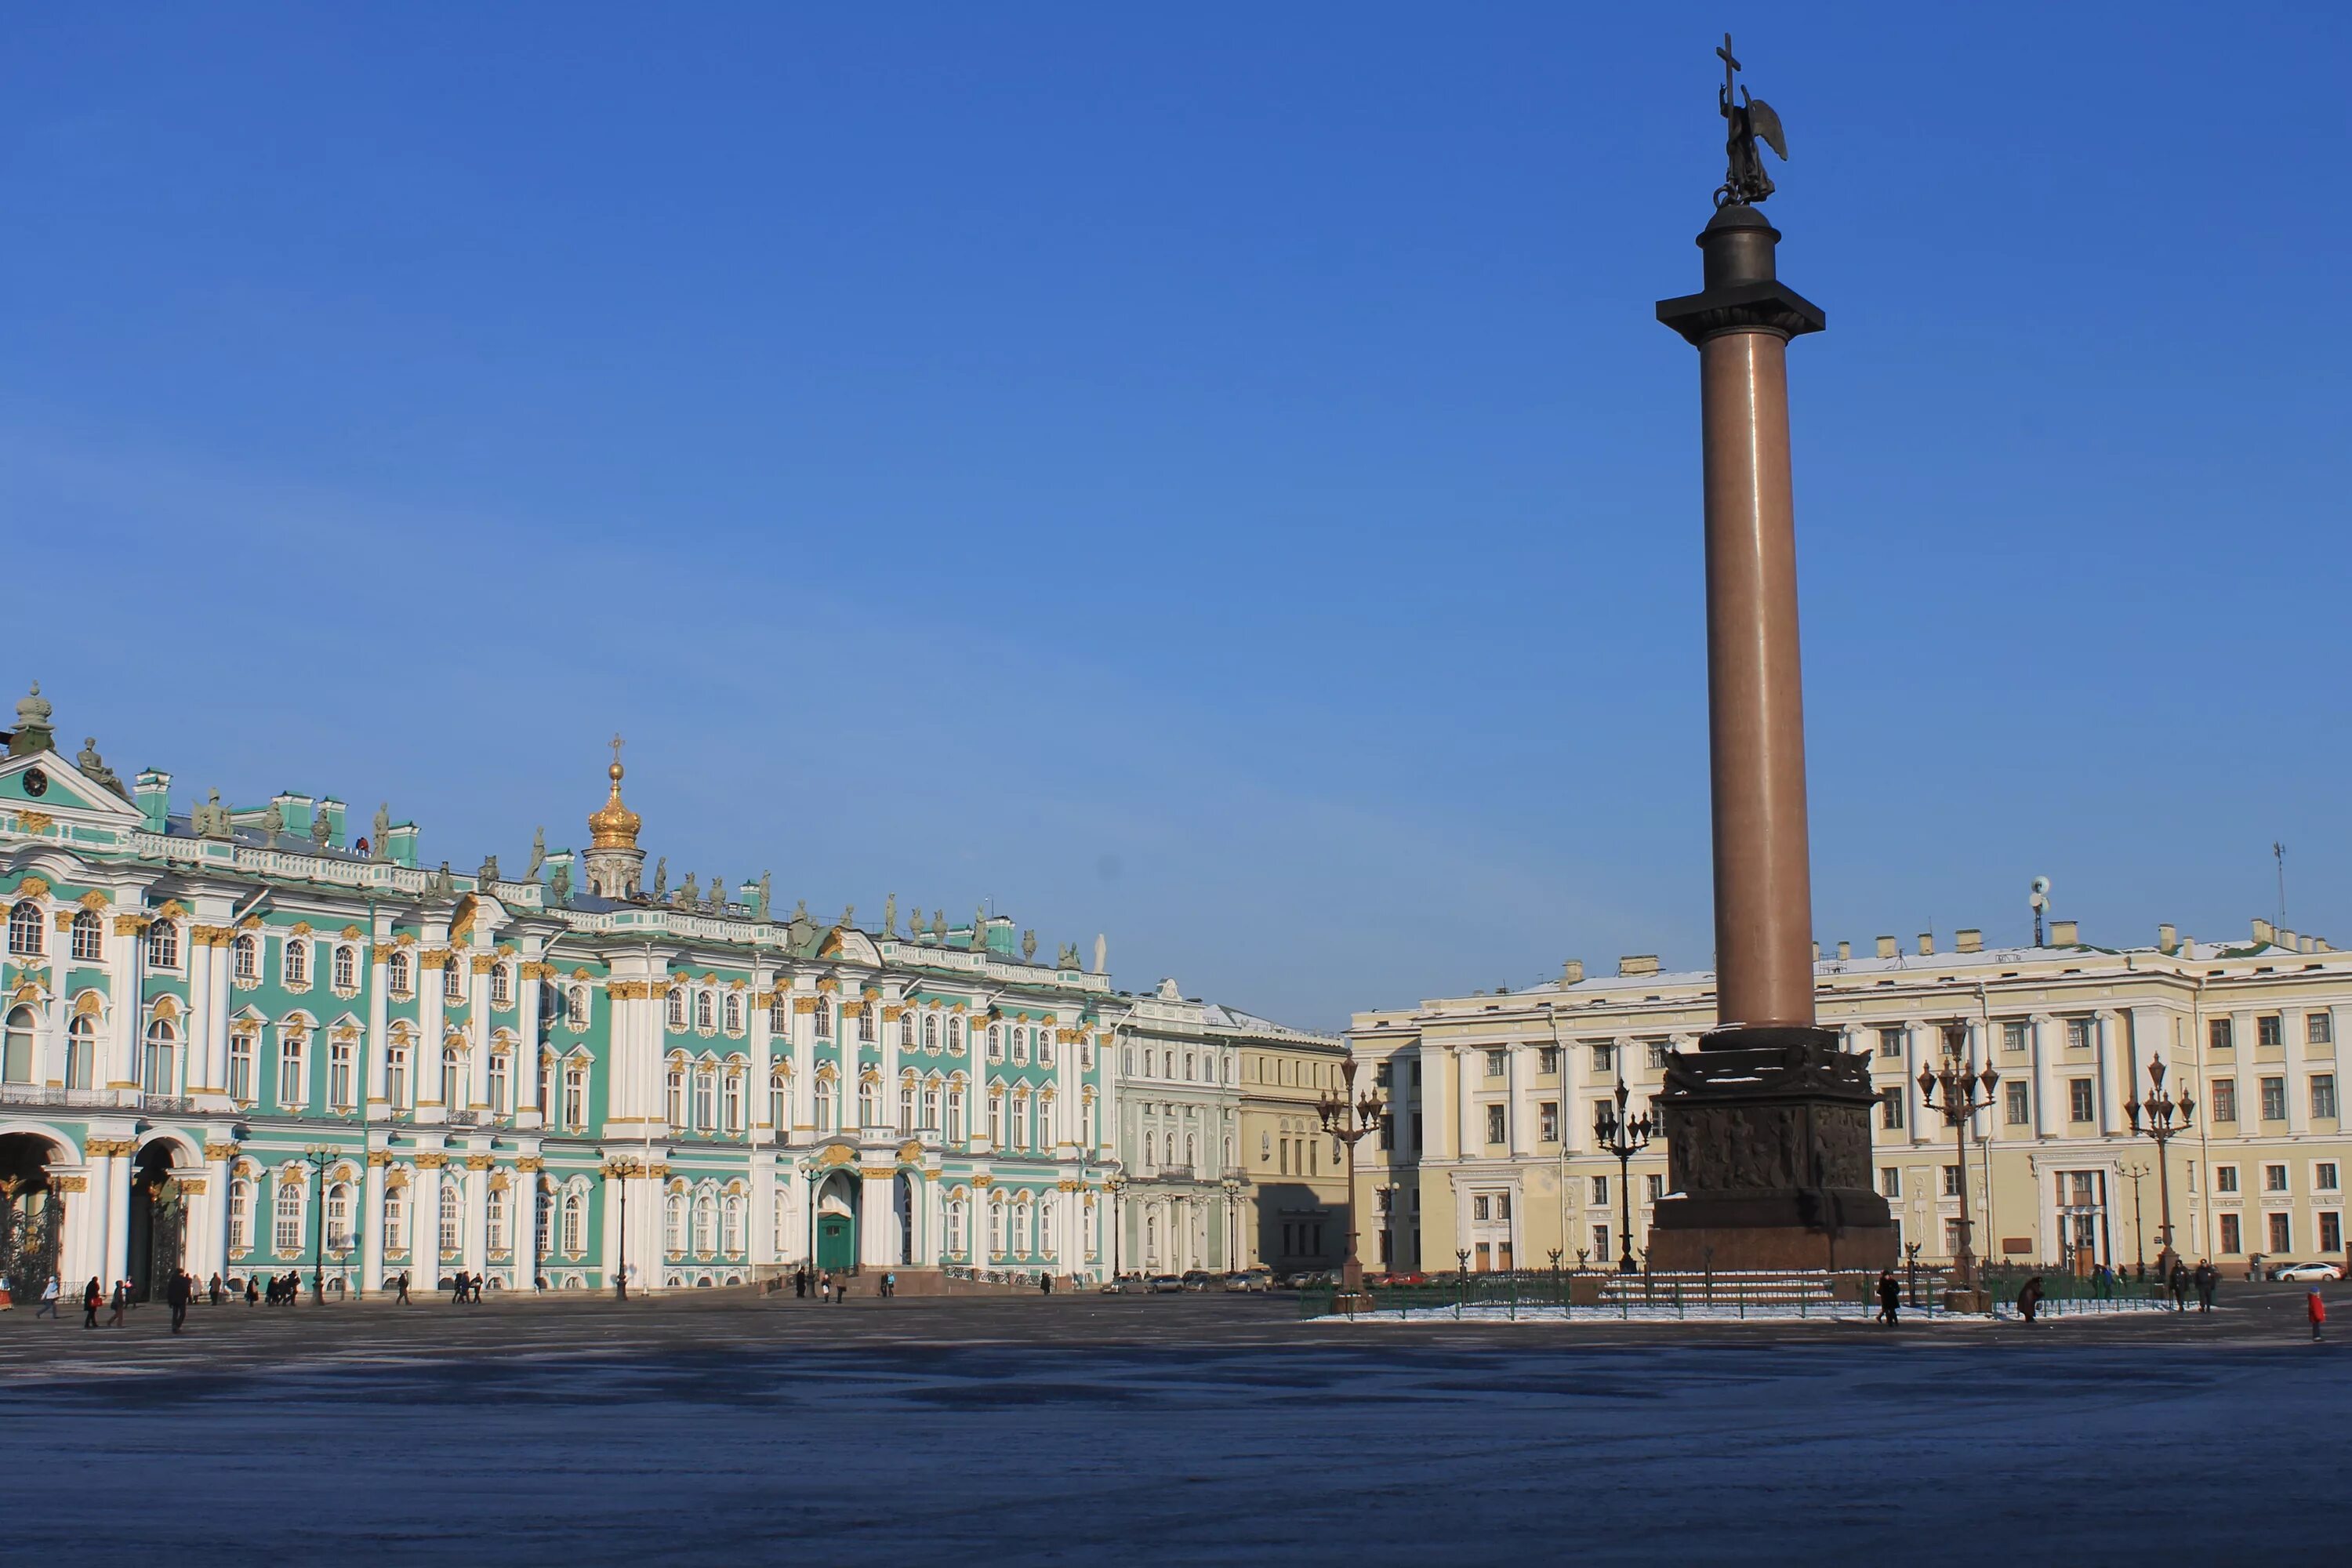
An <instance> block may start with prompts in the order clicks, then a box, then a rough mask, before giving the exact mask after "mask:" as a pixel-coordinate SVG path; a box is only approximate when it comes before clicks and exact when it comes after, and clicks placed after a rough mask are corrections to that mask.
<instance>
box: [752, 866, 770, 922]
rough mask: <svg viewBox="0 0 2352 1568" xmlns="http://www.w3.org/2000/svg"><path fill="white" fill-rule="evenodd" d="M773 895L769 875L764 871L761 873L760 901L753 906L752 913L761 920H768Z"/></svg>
mask: <svg viewBox="0 0 2352 1568" xmlns="http://www.w3.org/2000/svg"><path fill="white" fill-rule="evenodd" d="M772 896H773V895H772V893H771V891H770V888H769V880H768V873H767V872H765V871H762V872H761V873H760V898H759V901H758V902H757V903H755V904H753V905H752V906H751V912H752V913H753V914H755V915H757V916H759V918H760V919H761V920H766V919H767V918H768V900H769V899H770V898H771V897H772Z"/></svg>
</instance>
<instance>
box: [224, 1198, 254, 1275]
mask: <svg viewBox="0 0 2352 1568" xmlns="http://www.w3.org/2000/svg"><path fill="white" fill-rule="evenodd" d="M228 1250H229V1255H230V1256H231V1257H233V1258H234V1257H237V1256H240V1255H242V1254H244V1253H247V1252H250V1251H252V1250H253V1184H252V1183H251V1182H245V1181H237V1182H231V1183H230V1184H228Z"/></svg>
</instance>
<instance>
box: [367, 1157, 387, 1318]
mask: <svg viewBox="0 0 2352 1568" xmlns="http://www.w3.org/2000/svg"><path fill="white" fill-rule="evenodd" d="M391 1158H392V1156H391V1155H389V1154H387V1153H386V1152H383V1150H381V1149H371V1150H369V1151H368V1152H367V1173H366V1175H365V1176H364V1177H362V1184H361V1187H360V1289H362V1290H381V1289H383V1167H384V1165H385V1163H387V1162H389V1161H390V1160H391Z"/></svg>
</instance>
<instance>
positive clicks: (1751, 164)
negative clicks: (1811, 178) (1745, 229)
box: [1715, 33, 1789, 207]
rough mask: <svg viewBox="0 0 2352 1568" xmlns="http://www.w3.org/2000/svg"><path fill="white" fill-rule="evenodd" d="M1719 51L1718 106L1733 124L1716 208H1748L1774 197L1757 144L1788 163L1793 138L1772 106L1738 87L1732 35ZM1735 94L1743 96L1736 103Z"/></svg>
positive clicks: (1716, 196)
mask: <svg viewBox="0 0 2352 1568" xmlns="http://www.w3.org/2000/svg"><path fill="white" fill-rule="evenodd" d="M1715 52H1716V53H1717V54H1718V55H1720V56H1722V57H1723V89H1722V91H1721V93H1720V94H1719V95H1718V96H1717V107H1718V108H1719V109H1720V110H1721V111H1722V114H1723V118H1724V119H1725V120H1726V121H1729V122H1730V128H1729V131H1728V132H1727V134H1726V135H1725V137H1724V152H1725V153H1726V154H1727V162H1728V164H1729V167H1728V168H1727V171H1726V173H1725V174H1724V177H1723V184H1721V185H1720V186H1718V187H1717V190H1716V193H1715V205H1717V206H1719V207H1723V206H1743V207H1744V206H1748V205H1752V204H1754V203H1757V202H1760V201H1762V200H1763V199H1764V198H1765V197H1767V196H1769V195H1771V194H1772V178H1771V176H1770V175H1769V174H1766V173H1765V172H1764V155H1763V154H1762V153H1759V152H1758V151H1757V150H1756V143H1757V142H1759V140H1760V141H1762V142H1763V143H1764V144H1765V145H1766V146H1768V147H1769V148H1771V149H1772V151H1773V152H1775V153H1779V154H1780V161H1781V162H1782V163H1787V162H1788V160H1789V137H1788V132H1785V131H1783V130H1781V129H1780V116H1779V115H1777V114H1775V113H1773V112H1772V106H1771V105H1770V104H1769V103H1767V102H1765V101H1764V100H1762V99H1760V98H1750V97H1748V89H1746V88H1744V87H1738V86H1737V84H1736V82H1735V77H1736V75H1737V73H1738V70H1739V61H1738V59H1736V58H1733V56H1732V53H1731V35H1730V34H1729V33H1726V34H1724V35H1723V47H1721V48H1719V49H1717V50H1716V51H1715ZM1734 91H1737V92H1738V95H1739V100H1738V102H1736V103H1735V102H1733V101H1732V94H1733V92H1734Z"/></svg>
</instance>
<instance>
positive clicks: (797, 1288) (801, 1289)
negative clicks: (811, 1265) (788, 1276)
mask: <svg viewBox="0 0 2352 1568" xmlns="http://www.w3.org/2000/svg"><path fill="white" fill-rule="evenodd" d="M793 1297H794V1299H796V1300H803V1301H805V1300H808V1270H807V1269H806V1268H795V1269H793Z"/></svg>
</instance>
